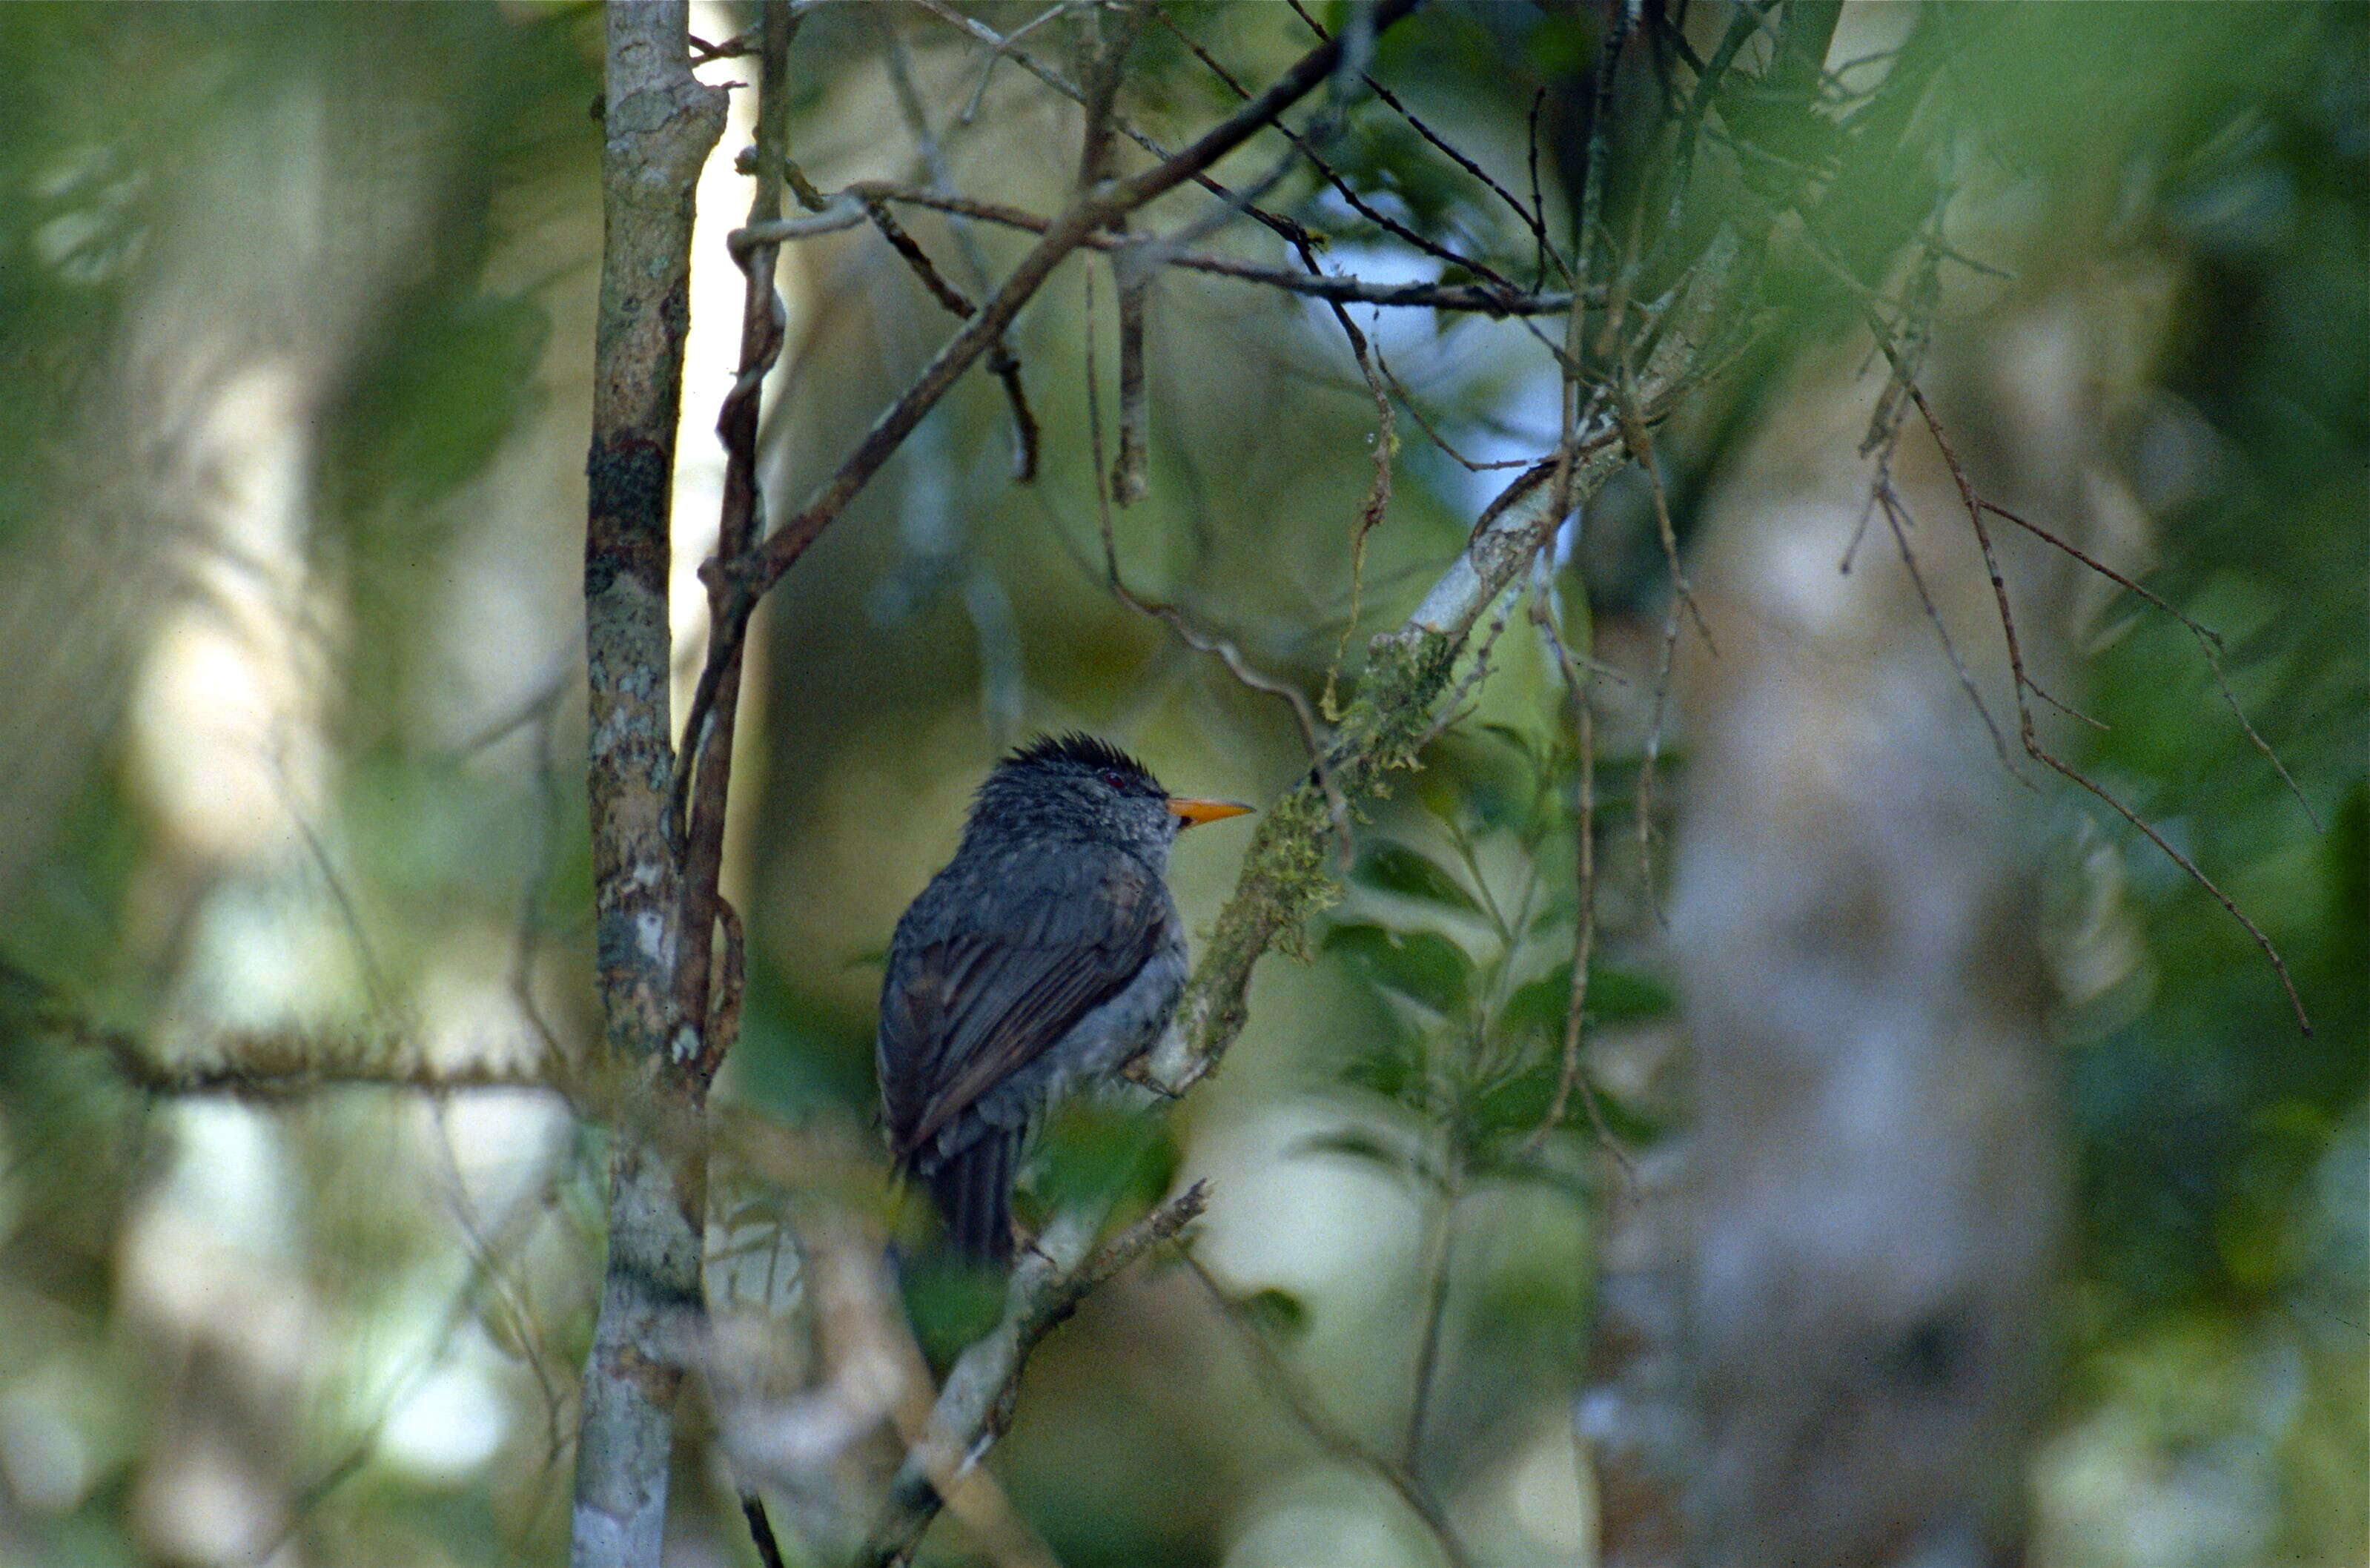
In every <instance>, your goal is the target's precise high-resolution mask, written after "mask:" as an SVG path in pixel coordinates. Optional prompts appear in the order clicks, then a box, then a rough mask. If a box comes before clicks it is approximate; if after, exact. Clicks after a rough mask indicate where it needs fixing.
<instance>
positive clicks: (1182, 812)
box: [1168, 795, 1251, 827]
mask: <svg viewBox="0 0 2370 1568" xmlns="http://www.w3.org/2000/svg"><path fill="white" fill-rule="evenodd" d="M1168 810H1169V812H1170V813H1171V814H1173V815H1176V816H1180V817H1183V818H1184V819H1185V825H1186V826H1187V827H1199V826H1201V825H1202V824H1203V823H1205V822H1218V821H1222V820H1224V819H1225V818H1226V817H1230V816H1248V815H1249V814H1250V812H1251V808H1250V807H1248V806H1238V805H1237V804H1235V802H1234V801H1194V800H1188V799H1186V798H1185V797H1183V796H1179V795H1171V796H1169V797H1168Z"/></svg>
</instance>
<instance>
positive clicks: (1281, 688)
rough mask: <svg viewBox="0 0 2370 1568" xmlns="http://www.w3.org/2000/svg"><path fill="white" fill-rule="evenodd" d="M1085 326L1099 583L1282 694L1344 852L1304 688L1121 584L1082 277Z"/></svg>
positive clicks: (1091, 322) (1254, 684)
mask: <svg viewBox="0 0 2370 1568" xmlns="http://www.w3.org/2000/svg"><path fill="white" fill-rule="evenodd" d="M1086 317H1087V332H1086V339H1087V343H1086V382H1087V444H1088V450H1089V453H1090V455H1091V456H1092V458H1093V461H1094V481H1095V515H1096V519H1097V521H1098V523H1099V525H1100V528H1101V536H1102V546H1103V584H1104V586H1105V587H1107V588H1108V589H1110V594H1111V596H1112V597H1113V598H1116V599H1117V600H1118V601H1119V602H1120V603H1121V604H1122V605H1126V606H1127V607H1128V608H1129V609H1131V610H1133V611H1134V612H1135V613H1136V614H1138V615H1141V616H1149V617H1152V618H1153V619H1155V620H1157V621H1160V622H1161V623H1162V624H1164V625H1166V626H1167V627H1168V629H1169V630H1171V631H1172V632H1174V633H1176V634H1177V639H1178V640H1179V641H1180V642H1182V643H1184V644H1185V646H1187V647H1188V648H1191V649H1192V650H1193V651H1195V652H1197V653H1212V654H1215V655H1216V656H1217V657H1218V659H1219V660H1220V661H1221V662H1223V663H1225V666H1226V669H1227V671H1228V672H1229V673H1230V674H1233V676H1234V677H1235V679H1236V680H1237V681H1238V682H1240V683H1241V684H1242V685H1244V686H1248V687H1250V688H1251V689H1252V690H1253V691H1263V692H1266V693H1267V694H1268V695H1270V696H1271V697H1280V698H1283V700H1284V702H1285V704H1286V705H1287V706H1289V707H1290V708H1291V709H1292V716H1293V718H1294V720H1296V721H1298V722H1299V725H1300V733H1301V738H1302V740H1303V741H1304V742H1306V744H1307V747H1308V756H1309V766H1310V767H1311V768H1312V769H1313V770H1314V772H1315V774H1316V777H1317V780H1318V782H1319V783H1320V785H1322V786H1323V788H1324V790H1325V796H1326V801H1327V805H1328V807H1329V810H1331V811H1332V812H1334V813H1336V814H1335V816H1334V819H1333V820H1334V824H1335V832H1336V833H1337V834H1338V835H1339V836H1340V842H1341V844H1342V845H1343V846H1344V850H1343V853H1344V856H1345V857H1346V855H1347V853H1348V850H1347V845H1348V843H1349V840H1350V806H1349V802H1348V801H1347V800H1345V799H1344V798H1343V797H1342V795H1341V792H1340V786H1339V785H1338V784H1335V783H1333V782H1332V775H1331V770H1330V768H1329V766H1328V765H1327V762H1326V756H1325V753H1326V741H1325V734H1324V731H1323V729H1322V728H1321V727H1320V725H1319V723H1318V721H1317V709H1315V707H1314V706H1313V705H1311V704H1310V702H1309V700H1308V695H1307V693H1306V692H1304V691H1302V690H1301V689H1300V688H1299V687H1298V686H1294V684H1293V683H1291V682H1290V681H1287V680H1283V679H1282V678H1280V677H1278V676H1275V675H1271V674H1267V673H1266V672H1265V671H1263V670H1260V669H1259V668H1258V667H1257V666H1255V665H1253V664H1252V663H1251V662H1250V661H1249V660H1248V659H1246V658H1245V657H1244V656H1243V651H1242V650H1241V649H1240V648H1237V646H1236V645H1235V644H1234V643H1233V642H1232V641H1231V640H1228V639H1226V638H1223V637H1217V636H1214V635H1212V634H1211V633H1209V632H1205V631H1203V630H1202V629H1201V628H1199V627H1197V626H1195V625H1194V624H1193V621H1192V618H1191V617H1189V616H1187V615H1186V614H1185V612H1184V611H1183V610H1180V609H1179V608H1178V607H1177V606H1176V605H1170V604H1167V603H1164V602H1162V601H1160V600H1157V599H1147V598H1145V597H1144V596H1143V595H1142V594H1138V593H1136V592H1135V590H1133V588H1130V587H1129V586H1128V585H1127V579H1126V577H1125V576H1124V575H1123V574H1122V572H1121V571H1120V568H1119V543H1118V537H1117V535H1116V533H1115V532H1114V530H1113V529H1112V526H1111V511H1110V492H1109V490H1106V489H1105V487H1104V479H1103V417H1102V393H1101V391H1100V389H1099V385H1098V377H1097V376H1096V374H1095V305H1094V280H1093V277H1092V274H1089V275H1088V277H1087V311H1086Z"/></svg>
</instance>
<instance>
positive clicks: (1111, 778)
mask: <svg viewBox="0 0 2370 1568" xmlns="http://www.w3.org/2000/svg"><path fill="white" fill-rule="evenodd" d="M1099 777H1100V778H1101V779H1102V781H1103V782H1104V783H1106V784H1108V785H1110V787H1111V788H1112V789H1114V790H1118V791H1119V792H1120V793H1121V794H1122V795H1124V794H1126V793H1127V779H1126V778H1124V777H1123V776H1122V775H1121V773H1120V772H1119V770H1118V769H1116V768H1110V767H1106V768H1104V769H1103V770H1102V773H1101V774H1100V775H1099Z"/></svg>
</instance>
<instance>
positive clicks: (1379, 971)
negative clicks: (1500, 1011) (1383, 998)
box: [1325, 925, 1473, 1015]
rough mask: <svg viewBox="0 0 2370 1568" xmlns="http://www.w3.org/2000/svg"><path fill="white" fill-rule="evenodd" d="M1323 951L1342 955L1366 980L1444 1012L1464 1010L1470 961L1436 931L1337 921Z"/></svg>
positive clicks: (1462, 952) (1471, 968) (1441, 1012)
mask: <svg viewBox="0 0 2370 1568" xmlns="http://www.w3.org/2000/svg"><path fill="white" fill-rule="evenodd" d="M1325 951H1327V952H1335V953H1339V954H1340V955H1341V957H1342V959H1343V960H1344V961H1345V962H1346V963H1348V964H1349V965H1350V967H1351V969H1352V971H1354V972H1355V973H1356V974H1358V975H1359V976H1360V977H1361V978H1362V979H1363V980H1365V981H1366V982H1367V983H1368V984H1369V985H1374V986H1381V987H1382V988H1383V989H1385V990H1386V991H1390V992H1393V993H1395V994H1397V995H1398V996H1401V997H1406V998H1407V999H1408V1000H1409V1001H1411V1002H1414V1003H1416V1004H1418V1005H1419V1006H1421V1007H1426V1008H1429V1009H1432V1011H1433V1012H1436V1013H1440V1014H1443V1015H1447V1014H1453V1013H1456V1012H1459V1011H1461V1010H1463V1009H1464V1007H1465V1002H1466V998H1467V996H1468V995H1469V994H1470V992H1471V990H1472V976H1473V960H1472V959H1471V957H1469V956H1468V955H1467V953H1466V951H1465V950H1464V949H1463V948H1461V947H1458V946H1457V945H1456V944H1455V942H1453V941H1450V940H1448V939H1447V938H1446V937H1444V936H1442V935H1440V934H1439V933H1438V932H1436V931H1395V930H1392V929H1390V928H1388V927H1385V926H1369V925H1349V926H1336V927H1334V928H1333V929H1332V930H1331V931H1329V932H1328V933H1327V934H1326V938H1325Z"/></svg>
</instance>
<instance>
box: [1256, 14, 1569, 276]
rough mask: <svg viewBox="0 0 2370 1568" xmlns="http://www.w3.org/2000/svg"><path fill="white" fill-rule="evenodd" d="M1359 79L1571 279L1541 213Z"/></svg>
mask: <svg viewBox="0 0 2370 1568" xmlns="http://www.w3.org/2000/svg"><path fill="white" fill-rule="evenodd" d="M1292 11H1293V15H1294V16H1296V17H1299V18H1300V19H1301V20H1302V21H1303V22H1306V24H1307V25H1308V30H1309V31H1310V32H1313V33H1315V34H1316V35H1317V37H1318V38H1320V39H1323V38H1329V37H1330V36H1331V35H1330V34H1329V33H1328V32H1327V31H1326V30H1325V29H1324V28H1323V26H1321V25H1320V24H1319V23H1318V22H1317V18H1316V17H1312V16H1310V15H1309V14H1308V9H1307V7H1306V6H1303V5H1302V4H1301V3H1300V0H1292ZM1362 79H1363V81H1364V82H1365V84H1366V88H1367V90H1368V91H1369V92H1371V93H1373V94H1374V95H1375V97H1376V98H1380V99H1382V100H1383V102H1384V103H1385V104H1386V105H1387V106H1388V107H1389V108H1390V110H1391V111H1392V112H1393V113H1395V114H1397V115H1398V117H1399V118H1400V119H1401V120H1404V121H1407V123H1408V128H1409V130H1411V131H1413V132H1414V133H1416V134H1417V135H1419V136H1421V137H1422V138H1423V139H1424V140H1425V141H1427V142H1429V143H1431V144H1432V146H1434V147H1435V148H1437V149H1439V151H1440V153H1441V154H1442V155H1443V156H1445V157H1446V158H1447V159H1448V161H1449V162H1451V163H1453V164H1455V166H1456V167H1459V168H1461V169H1463V170H1464V171H1465V172H1466V173H1467V174H1469V175H1471V176H1472V177H1473V178H1474V179H1478V180H1479V181H1480V182H1481V183H1482V184H1483V185H1484V186H1486V187H1488V188H1489V190H1490V194H1491V195H1493V196H1495V197H1497V198H1498V200H1500V201H1501V202H1504V203H1505V204H1506V205H1507V207H1508V208H1509V209H1510V210H1512V211H1513V214H1514V216H1516V217H1518V218H1520V219H1522V220H1523V224H1524V227H1526V228H1528V229H1529V230H1530V231H1531V235H1532V237H1533V238H1534V239H1535V240H1536V242H1537V246H1538V250H1539V255H1540V258H1541V259H1540V266H1541V267H1542V269H1544V267H1545V266H1546V262H1547V259H1549V258H1552V259H1554V261H1555V264H1556V270H1557V271H1559V272H1561V273H1562V274H1563V277H1564V281H1565V282H1570V281H1571V269H1570V267H1569V266H1568V265H1566V264H1565V262H1564V259H1563V254H1562V252H1560V251H1559V250H1557V249H1556V248H1555V246H1554V245H1553V244H1552V243H1551V242H1550V241H1549V240H1548V239H1547V217H1546V214H1545V213H1541V212H1537V211H1535V210H1533V209H1532V208H1526V207H1524V205H1523V203H1522V202H1520V201H1518V200H1517V199H1516V198H1515V196H1514V193H1513V191H1511V190H1507V189H1506V188H1505V187H1504V186H1502V185H1501V184H1499V183H1498V182H1497V181H1496V180H1495V179H1491V178H1490V172H1489V170H1487V169H1485V168H1483V167H1481V166H1480V165H1479V164H1478V163H1475V162H1474V161H1473V160H1472V159H1471V158H1469V157H1467V156H1465V155H1464V154H1463V153H1461V152H1459V151H1457V150H1456V148H1455V146H1454V145H1452V144H1450V143H1449V141H1448V139H1447V138H1446V137H1444V136H1443V135H1441V134H1440V133H1439V132H1437V131H1434V130H1433V129H1432V127H1431V126H1429V125H1426V124H1425V123H1424V122H1423V121H1421V119H1419V118H1417V116H1416V113H1415V111H1414V110H1411V109H1409V108H1408V106H1407V105H1406V104H1404V103H1401V102H1400V101H1399V98H1398V94H1396V93H1394V92H1392V91H1391V89H1390V88H1388V87H1386V86H1383V84H1382V83H1380V82H1378V81H1376V80H1375V78H1374V77H1373V76H1372V75H1364V76H1363V78H1362ZM1532 167H1533V170H1534V173H1536V168H1537V165H1536V161H1535V162H1534V163H1533V165H1532Z"/></svg>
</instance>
